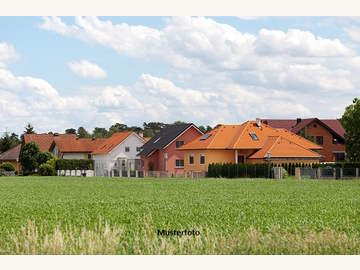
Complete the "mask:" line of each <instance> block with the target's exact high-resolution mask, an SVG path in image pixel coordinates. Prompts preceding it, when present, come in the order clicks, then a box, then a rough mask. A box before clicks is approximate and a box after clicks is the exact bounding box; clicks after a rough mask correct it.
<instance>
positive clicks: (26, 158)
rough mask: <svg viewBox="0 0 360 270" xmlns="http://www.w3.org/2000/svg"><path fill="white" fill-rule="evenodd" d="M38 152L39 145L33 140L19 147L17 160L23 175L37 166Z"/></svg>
mask: <svg viewBox="0 0 360 270" xmlns="http://www.w3.org/2000/svg"><path fill="white" fill-rule="evenodd" d="M39 152H40V150H39V146H38V145H37V144H36V143H34V142H31V143H27V144H25V145H24V146H23V147H22V148H21V151H20V156H19V160H20V163H21V167H22V170H23V173H24V175H26V174H29V173H32V172H33V171H34V170H35V169H36V168H37V157H38V154H39Z"/></svg>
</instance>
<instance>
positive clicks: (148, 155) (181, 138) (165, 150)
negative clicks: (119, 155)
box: [138, 123, 203, 176]
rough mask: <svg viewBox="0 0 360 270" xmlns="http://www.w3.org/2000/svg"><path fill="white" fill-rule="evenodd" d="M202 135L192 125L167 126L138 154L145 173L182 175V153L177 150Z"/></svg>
mask: <svg viewBox="0 0 360 270" xmlns="http://www.w3.org/2000/svg"><path fill="white" fill-rule="evenodd" d="M202 134H203V133H202V132H201V131H200V130H199V129H198V128H197V127H196V126H195V125H194V124H191V123H190V124H179V125H169V126H167V127H165V128H163V129H162V130H161V131H160V132H159V133H157V134H156V135H155V136H154V137H152V138H151V140H149V141H148V142H147V143H145V144H144V145H143V147H142V151H141V152H140V153H139V154H138V155H139V156H140V157H141V168H142V170H143V171H144V172H145V174H146V173H147V172H149V171H150V172H151V171H156V172H166V173H167V174H168V175H170V176H175V175H177V174H182V173H184V153H183V151H179V150H178V148H179V147H180V146H182V145H183V144H186V143H188V142H190V141H192V140H194V139H195V138H197V137H199V136H200V135H202Z"/></svg>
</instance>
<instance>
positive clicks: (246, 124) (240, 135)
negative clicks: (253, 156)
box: [233, 120, 250, 148]
mask: <svg viewBox="0 0 360 270" xmlns="http://www.w3.org/2000/svg"><path fill="white" fill-rule="evenodd" d="M249 124H250V121H249V120H247V121H246V122H244V123H242V124H241V125H240V126H242V125H245V126H244V128H243V130H242V131H241V133H240V134H239V136H238V138H237V140H236V141H235V142H234V144H233V148H234V146H235V145H236V144H237V142H238V141H239V140H240V138H241V137H242V135H243V133H244V132H245V129H246V128H247V127H248V126H249Z"/></svg>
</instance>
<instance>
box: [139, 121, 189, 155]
mask: <svg viewBox="0 0 360 270" xmlns="http://www.w3.org/2000/svg"><path fill="white" fill-rule="evenodd" d="M192 125H193V126H194V127H196V126H195V125H194V124H192V123H189V124H179V125H168V126H166V127H164V128H163V129H161V130H160V131H159V132H158V133H156V134H155V136H154V137H152V138H151V139H150V140H149V141H148V142H147V143H145V144H144V145H143V147H142V151H141V152H140V153H139V154H138V156H147V155H149V154H150V153H151V152H153V151H154V150H158V149H162V148H164V147H165V146H167V145H168V144H169V143H170V142H171V141H173V140H174V139H175V138H176V137H178V136H179V135H180V134H181V133H183V132H184V131H185V130H186V129H188V128H189V127H190V126H192Z"/></svg>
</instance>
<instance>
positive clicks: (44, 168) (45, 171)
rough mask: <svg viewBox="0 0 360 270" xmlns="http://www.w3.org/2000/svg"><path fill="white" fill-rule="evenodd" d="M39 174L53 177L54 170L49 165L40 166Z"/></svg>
mask: <svg viewBox="0 0 360 270" xmlns="http://www.w3.org/2000/svg"><path fill="white" fill-rule="evenodd" d="M39 174H40V175H41V176H53V175H55V170H54V168H53V167H52V166H51V165H50V164H46V163H45V164H41V165H40V167H39Z"/></svg>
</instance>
